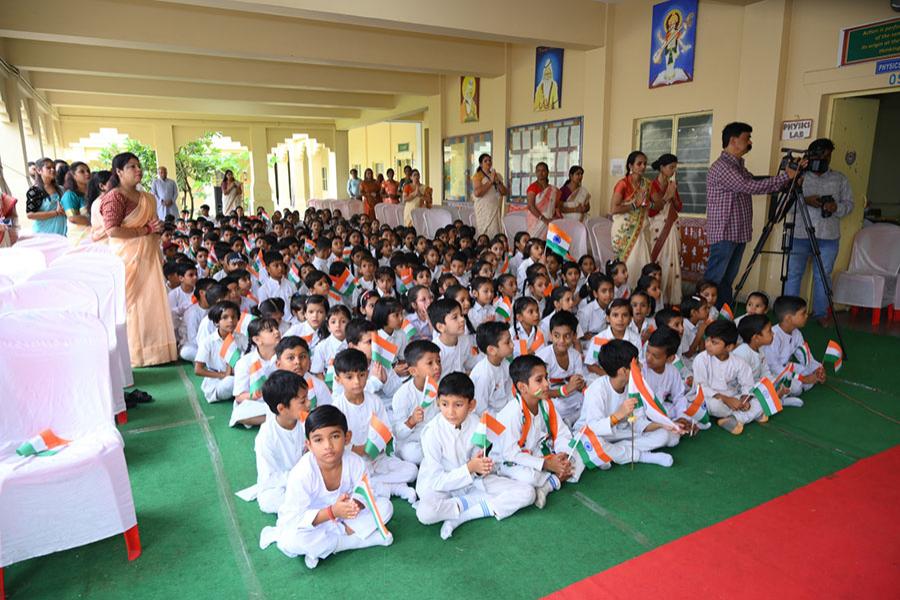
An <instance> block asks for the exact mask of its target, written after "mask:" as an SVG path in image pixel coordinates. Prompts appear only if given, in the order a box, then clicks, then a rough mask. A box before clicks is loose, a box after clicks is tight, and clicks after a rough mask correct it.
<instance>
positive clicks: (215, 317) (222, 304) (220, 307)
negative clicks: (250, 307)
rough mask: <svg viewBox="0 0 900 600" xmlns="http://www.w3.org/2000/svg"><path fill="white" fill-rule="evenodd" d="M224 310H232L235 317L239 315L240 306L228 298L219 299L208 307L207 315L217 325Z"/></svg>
mask: <svg viewBox="0 0 900 600" xmlns="http://www.w3.org/2000/svg"><path fill="white" fill-rule="evenodd" d="M226 310H233V311H234V315H235V316H236V317H239V316H240V315H241V307H240V306H238V305H237V304H235V303H234V302H232V301H230V300H220V301H219V302H216V303H215V304H213V305H212V308H210V309H209V312H208V313H207V316H209V320H210V321H212V322H213V323H214V324H216V325H218V324H219V321H221V320H222V314H223V313H224V312H225V311H226Z"/></svg>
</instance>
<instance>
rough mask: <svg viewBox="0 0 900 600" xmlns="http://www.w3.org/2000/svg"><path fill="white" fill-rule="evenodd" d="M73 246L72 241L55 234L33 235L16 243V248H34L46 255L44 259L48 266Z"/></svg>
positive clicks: (21, 238)
mask: <svg viewBox="0 0 900 600" xmlns="http://www.w3.org/2000/svg"><path fill="white" fill-rule="evenodd" d="M72 246H73V243H72V240H70V239H69V238H67V237H64V236H61V235H56V234H53V233H33V234H31V235H28V236H24V237H20V238H19V241H18V242H16V248H32V249H34V250H38V251H39V252H40V253H41V254H43V255H44V259H45V260H46V262H47V264H48V265H49V264H50V263H51V262H53V261H54V260H55V259H57V258H59V257H60V256H62V255H63V254H65V253H66V252H68V251H69V250H71V249H72Z"/></svg>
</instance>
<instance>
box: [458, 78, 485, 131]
mask: <svg viewBox="0 0 900 600" xmlns="http://www.w3.org/2000/svg"><path fill="white" fill-rule="evenodd" d="M480 101H481V78H480V77H473V76H472V75H463V76H462V77H460V78H459V120H460V123H476V122H478V111H479V102H480Z"/></svg>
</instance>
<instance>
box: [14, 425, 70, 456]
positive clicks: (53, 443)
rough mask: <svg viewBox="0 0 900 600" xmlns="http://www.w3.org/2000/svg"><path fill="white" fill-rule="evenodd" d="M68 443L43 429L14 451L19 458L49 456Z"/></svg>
mask: <svg viewBox="0 0 900 600" xmlns="http://www.w3.org/2000/svg"><path fill="white" fill-rule="evenodd" d="M68 443H69V440H64V439H62V438H61V437H59V436H58V435H56V434H55V433H53V432H52V431H51V430H49V429H45V430H43V431H42V432H40V433H39V434H37V435H36V436H34V437H33V438H31V439H30V440H27V441H26V442H24V443H23V444H22V445H21V446H19V447H18V448H17V449H16V454H18V455H19V456H50V455H52V454H56V453H57V452H59V451H60V450H62V449H63V447H64V446H65V445H66V444H68Z"/></svg>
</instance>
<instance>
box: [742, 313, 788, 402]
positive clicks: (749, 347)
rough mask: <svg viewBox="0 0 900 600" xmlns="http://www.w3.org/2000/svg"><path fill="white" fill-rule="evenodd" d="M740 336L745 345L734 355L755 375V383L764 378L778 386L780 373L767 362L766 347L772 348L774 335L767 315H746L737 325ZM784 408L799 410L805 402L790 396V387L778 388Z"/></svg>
mask: <svg viewBox="0 0 900 600" xmlns="http://www.w3.org/2000/svg"><path fill="white" fill-rule="evenodd" d="M737 328H738V334H739V335H740V336H741V339H742V340H744V343H743V344H741V345H739V346H738V347H737V348H735V350H734V352H733V354H734V355H735V356H736V357H738V358H739V359H741V360H742V361H744V362H745V363H747V366H749V367H750V371H751V373H753V381H759V380H760V379H762V378H763V377H766V378H768V379H769V380H770V381H771V382H772V383H774V384H776V385H778V382H777V381H776V378H777V377H778V375H779V373H772V369H770V368H769V363H768V361H767V360H766V347H768V346H771V344H772V340H773V339H774V334H773V331H772V323H771V321H769V317H768V316H766V315H765V314H746V315H744V318H743V319H741V322H740V323H737ZM776 392H777V393H778V396H779V397H780V398H781V404H783V405H784V406H793V407H796V408H799V407H801V406H803V400H801V399H800V398H792V397H791V396H790V393H791V388H790V386H788V385H783V386H780V387H778V389H777V390H776Z"/></svg>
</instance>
